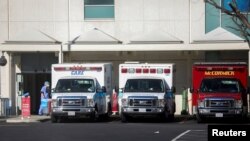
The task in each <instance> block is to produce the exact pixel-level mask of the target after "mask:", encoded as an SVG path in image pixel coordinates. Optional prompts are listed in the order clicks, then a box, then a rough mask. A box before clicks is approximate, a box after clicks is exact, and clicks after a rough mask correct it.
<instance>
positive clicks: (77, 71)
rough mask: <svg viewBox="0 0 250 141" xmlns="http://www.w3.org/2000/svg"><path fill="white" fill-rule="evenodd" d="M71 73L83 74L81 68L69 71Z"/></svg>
mask: <svg viewBox="0 0 250 141" xmlns="http://www.w3.org/2000/svg"><path fill="white" fill-rule="evenodd" d="M71 75H83V70H73V71H71Z"/></svg>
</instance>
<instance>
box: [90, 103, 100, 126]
mask: <svg viewBox="0 0 250 141" xmlns="http://www.w3.org/2000/svg"><path fill="white" fill-rule="evenodd" d="M98 119H99V114H98V109H97V105H95V111H94V112H93V113H91V115H90V120H91V121H92V122H95V121H97V120H98Z"/></svg>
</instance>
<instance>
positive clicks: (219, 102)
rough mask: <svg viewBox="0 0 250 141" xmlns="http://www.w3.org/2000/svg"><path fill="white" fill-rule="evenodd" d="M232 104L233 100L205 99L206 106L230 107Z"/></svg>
mask: <svg viewBox="0 0 250 141" xmlns="http://www.w3.org/2000/svg"><path fill="white" fill-rule="evenodd" d="M233 106H234V101H233V100H206V107H212V108H232V107H233Z"/></svg>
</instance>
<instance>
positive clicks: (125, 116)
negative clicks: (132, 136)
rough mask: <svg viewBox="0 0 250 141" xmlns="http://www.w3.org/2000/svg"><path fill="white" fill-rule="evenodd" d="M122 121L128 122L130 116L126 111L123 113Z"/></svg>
mask: <svg viewBox="0 0 250 141" xmlns="http://www.w3.org/2000/svg"><path fill="white" fill-rule="evenodd" d="M121 122H123V123H125V122H128V116H127V115H125V114H124V113H121Z"/></svg>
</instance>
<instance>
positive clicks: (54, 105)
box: [51, 99, 57, 107]
mask: <svg viewBox="0 0 250 141" xmlns="http://www.w3.org/2000/svg"><path fill="white" fill-rule="evenodd" d="M51 107H57V100H56V99H52V101H51Z"/></svg>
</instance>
